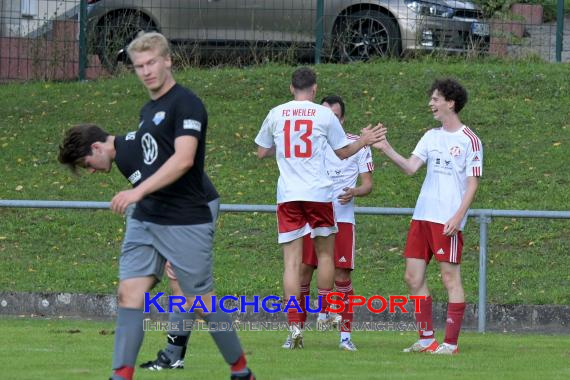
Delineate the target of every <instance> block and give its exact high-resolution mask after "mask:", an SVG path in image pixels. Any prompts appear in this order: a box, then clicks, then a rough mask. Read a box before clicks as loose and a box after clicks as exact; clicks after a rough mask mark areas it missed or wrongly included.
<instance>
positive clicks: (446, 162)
mask: <svg viewBox="0 0 570 380" xmlns="http://www.w3.org/2000/svg"><path fill="white" fill-rule="evenodd" d="M443 161H445V166H449V164H451V161H447V160H443Z"/></svg>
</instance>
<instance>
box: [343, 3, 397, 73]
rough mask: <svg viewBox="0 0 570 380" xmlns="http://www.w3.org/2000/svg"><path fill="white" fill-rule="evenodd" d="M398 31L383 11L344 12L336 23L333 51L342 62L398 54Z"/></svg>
mask: <svg viewBox="0 0 570 380" xmlns="http://www.w3.org/2000/svg"><path fill="white" fill-rule="evenodd" d="M399 35H400V33H399V31H398V26H397V25H396V23H395V22H394V20H392V19H391V18H390V17H389V16H387V15H385V14H384V13H381V12H378V11H375V10H365V11H359V12H356V13H352V14H349V15H345V16H342V17H340V18H339V19H338V20H337V23H336V27H335V33H334V36H333V37H334V40H333V48H334V54H335V56H336V58H337V59H338V60H340V61H342V62H351V61H365V60H368V59H370V58H372V57H387V56H398V55H399V54H400V50H401V48H400V40H399Z"/></svg>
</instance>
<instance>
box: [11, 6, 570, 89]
mask: <svg viewBox="0 0 570 380" xmlns="http://www.w3.org/2000/svg"><path fill="white" fill-rule="evenodd" d="M474 1H476V2H478V3H479V8H474V6H473V4H472V3H469V2H460V1H457V2H455V3H453V2H450V1H446V2H443V0H363V1H355V0H327V1H324V0H310V1H307V0H272V1H263V0H189V1H175V0H139V1H137V0H0V80H2V81H6V80H29V79H47V80H61V79H85V78H95V77H98V76H101V75H104V74H110V73H113V72H114V71H116V70H117V69H118V68H119V67H121V64H122V63H124V62H125V55H124V53H123V52H122V49H123V48H124V47H125V45H126V44H127V43H128V42H129V41H130V40H131V39H132V38H133V36H134V35H135V34H136V33H137V32H138V31H140V30H158V31H160V32H162V33H163V34H165V35H166V36H167V37H168V38H169V39H170V40H171V41H172V42H173V43H174V46H175V47H176V50H175V58H176V62H177V63H178V64H180V65H198V64H212V63H214V64H217V63H223V64H244V63H259V62H265V61H268V60H278V61H285V62H296V61H299V60H304V61H309V62H316V63H319V62H322V61H333V62H347V61H352V60H362V59H365V60H366V59H369V58H372V57H375V56H386V55H388V56H399V55H401V54H408V55H409V54H413V53H416V52H432V53H433V52H446V53H447V52H463V53H466V54H475V55H478V54H481V53H483V54H491V55H496V56H510V57H527V56H529V55H530V56H536V57H540V58H542V59H544V60H546V61H550V62H567V61H570V41H569V40H570V37H569V32H570V29H569V28H570V25H569V24H570V16H568V17H567V19H566V22H565V20H564V1H568V0H534V1H536V2H539V1H543V5H533V4H514V5H513V6H512V7H510V8H509V9H503V8H505V4H507V2H506V0H505V3H504V4H502V3H501V2H500V1H490V0H474ZM523 1H525V2H528V0H523ZM531 1H533V0H531ZM450 4H451V5H450ZM508 4H510V2H509V3H508ZM565 25H566V26H565ZM564 37H566V38H564Z"/></svg>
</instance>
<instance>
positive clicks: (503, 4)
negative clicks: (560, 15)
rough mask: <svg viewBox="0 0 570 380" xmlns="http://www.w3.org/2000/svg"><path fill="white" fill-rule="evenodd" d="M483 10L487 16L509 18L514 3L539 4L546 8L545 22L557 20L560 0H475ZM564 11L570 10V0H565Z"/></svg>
mask: <svg viewBox="0 0 570 380" xmlns="http://www.w3.org/2000/svg"><path fill="white" fill-rule="evenodd" d="M475 2H476V3H477V4H478V5H479V6H480V7H481V9H482V10H483V14H484V16H485V17H486V18H500V19H508V18H509V17H510V16H509V13H510V9H511V5H513V4H518V3H522V4H539V5H542V8H543V9H544V16H543V20H544V21H545V22H549V21H554V20H556V8H557V3H558V0H475ZM564 11H565V13H566V14H568V13H569V12H570V0H564Z"/></svg>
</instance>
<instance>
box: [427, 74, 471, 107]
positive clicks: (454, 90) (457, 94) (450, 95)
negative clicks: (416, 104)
mask: <svg viewBox="0 0 570 380" xmlns="http://www.w3.org/2000/svg"><path fill="white" fill-rule="evenodd" d="M435 90H437V91H438V92H439V93H440V94H441V95H442V96H443V97H444V99H445V100H447V101H450V100H453V101H454V102H455V107H454V110H455V113H459V112H460V111H461V110H462V109H463V107H465V105H466V104H467V90H466V89H465V88H464V87H463V86H462V85H460V84H459V82H457V81H456V80H455V79H451V78H444V79H436V80H435V81H434V82H433V84H432V85H431V87H430V89H429V90H428V96H431V95H432V94H433V92H434V91H435Z"/></svg>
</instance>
